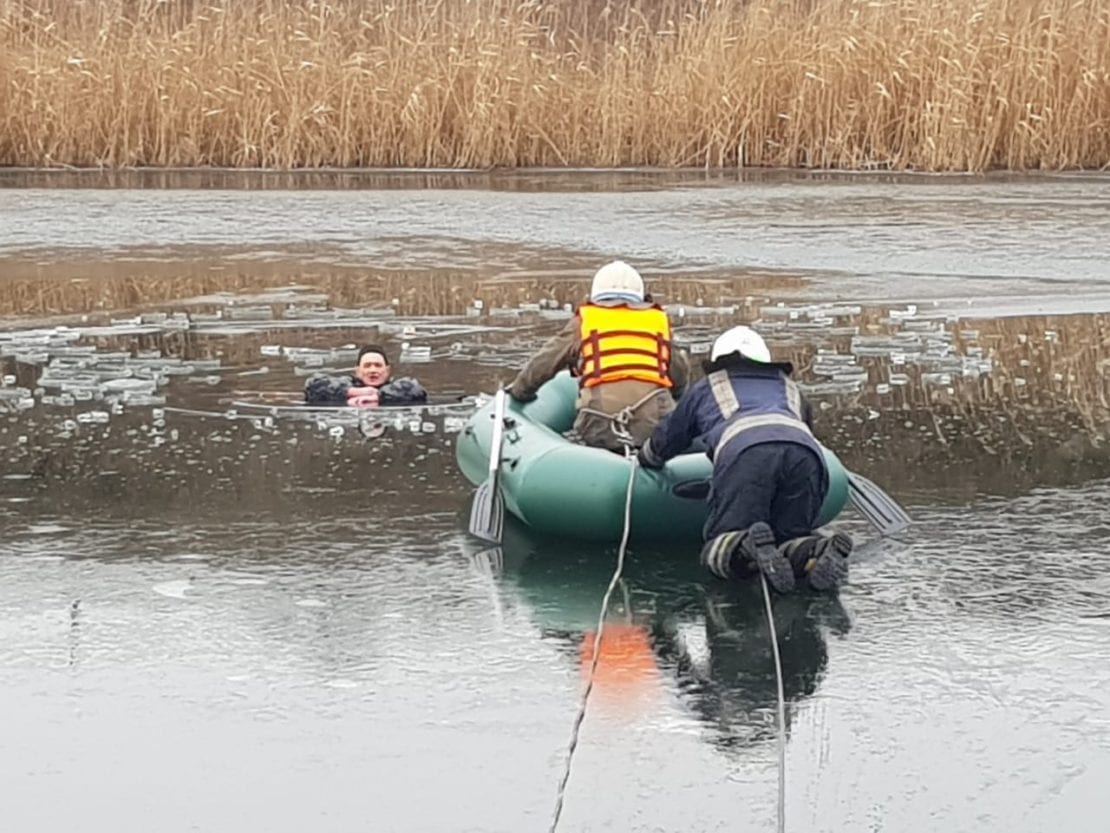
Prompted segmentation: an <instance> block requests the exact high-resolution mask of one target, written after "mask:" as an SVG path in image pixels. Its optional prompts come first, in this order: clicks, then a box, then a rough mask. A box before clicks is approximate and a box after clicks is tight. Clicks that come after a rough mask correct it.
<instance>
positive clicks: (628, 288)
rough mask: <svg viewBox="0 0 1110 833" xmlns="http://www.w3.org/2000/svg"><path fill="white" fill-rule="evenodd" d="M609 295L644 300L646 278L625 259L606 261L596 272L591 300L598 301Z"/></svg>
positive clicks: (591, 289) (591, 286) (631, 299)
mask: <svg viewBox="0 0 1110 833" xmlns="http://www.w3.org/2000/svg"><path fill="white" fill-rule="evenodd" d="M607 295H608V296H614V297H617V298H625V299H627V300H629V301H642V300H644V279H643V278H641V277H640V273H639V272H637V271H636V270H635V269H633V268H632V267H631V266H629V265H628V264H627V263H625V262H624V261H623V260H614V261H613V262H612V263H606V264H605V265H604V266H602V267H601V268H600V269H598V270H597V272H595V273H594V282H593V284H591V285H590V300H591V301H596V300H598V299H599V298H602V297H604V296H607Z"/></svg>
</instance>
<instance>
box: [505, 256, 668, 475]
mask: <svg viewBox="0 0 1110 833" xmlns="http://www.w3.org/2000/svg"><path fill="white" fill-rule="evenodd" d="M563 369H569V370H570V371H571V373H573V374H574V375H575V376H577V377H578V384H579V392H578V402H577V408H578V416H577V417H576V419H575V422H574V434H575V439H576V440H577V441H578V442H581V443H583V444H585V445H589V446H594V447H595V448H605V449H608V450H610V451H615V452H618V453H620V452H622V451H624V450H625V447H626V443H627V442H630V443H631V444H632V445H634V446H637V447H638V446H640V445H641V444H643V443H644V442H645V441H646V440H647V438H648V437H649V436H651V432H652V430H654V428H655V426H656V425H657V424H658V423H659V421H660V420H661V419H662V418H663V417H664V416H666V415H667V414H669V413H670V412H671V411H672V410H674V400H675V399H676V398H678V396H679V394H680V393H681V392H682V390H683V389H684V388H685V387H686V379H687V375H688V372H689V368H688V363H687V360H686V356H685V354H684V353H683V352H682V351H675V350H674V349H673V348H672V345H671V323H670V320H669V319H668V318H667V313H665V312H664V311H663V309H662V308H661V307H660V306H659V305H658V304H656V303H654V302H653V301H652V300H651V298H650V296H645V294H644V280H643V278H641V277H640V273H639V272H637V271H636V270H635V269H633V268H632V267H631V266H629V265H628V264H627V263H625V262H624V261H621V260H616V261H613V262H612V263H608V264H606V265H605V266H602V267H601V268H600V269H598V270H597V273H596V274H595V275H594V278H593V284H592V285H591V287H590V299H589V301H587V302H586V303H584V304H582V305H580V306H579V307H578V310H577V312H576V313H575V315H574V317H573V318H572V319H571V320H570V321H569V322H567V325H566V327H564V328H563V330H562V331H561V332H560V333H559V334H558V335H556V336H554V337H553V338H551V340H549V341H548V342H547V343H546V344H545V345H544V346H543V347H541V348H540V350H539V352H538V353H536V355H534V356H533V357H532V358H531V359H529V361H528V363H527V364H526V365H525V366H524V369H523V370H521V371H520V373H519V374H518V375H517V377H516V379H514V380H513V383H512V384H511V385H510V386H509V395H510V396H512V398H513V399H516V400H517V401H520V402H529V401H531V400H533V399H535V398H536V391H538V390H539V389H540V386H541V385H543V383H544V382H546V381H547V380H549V379H551V378H552V377H553V376H555V374H556V373H558V372H559V371H560V370H563Z"/></svg>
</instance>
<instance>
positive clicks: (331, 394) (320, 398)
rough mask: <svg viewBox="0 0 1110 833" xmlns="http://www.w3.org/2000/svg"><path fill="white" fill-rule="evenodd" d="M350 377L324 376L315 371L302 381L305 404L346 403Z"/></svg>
mask: <svg viewBox="0 0 1110 833" xmlns="http://www.w3.org/2000/svg"><path fill="white" fill-rule="evenodd" d="M350 387H351V381H350V379H345V378H340V377H337V376H325V375H324V374H322V373H317V374H315V375H313V376H310V377H309V378H308V381H307V382H305V383H304V401H305V404H307V405H346V404H347V389H348V388H350Z"/></svg>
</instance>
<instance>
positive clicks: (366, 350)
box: [304, 344, 428, 408]
mask: <svg viewBox="0 0 1110 833" xmlns="http://www.w3.org/2000/svg"><path fill="white" fill-rule="evenodd" d="M304 401H305V403H306V404H308V405H352V406H354V407H358V408H375V407H377V406H378V405H421V404H423V403H424V402H427V401H428V393H427V391H425V390H424V388H423V387H422V386H421V384H420V383H419V382H418V381H416V380H415V379H413V378H412V377H411V376H404V377H401V378H399V379H394V378H392V369H391V367H390V365H389V356H388V355H387V354H386V352H385V348H384V347H381V346H379V345H377V344H370V345H368V346H366V347H363V348H362V349H361V350H359V351H358V360H357V362H356V364H355V371H354V375H352V376H342V377H339V376H326V375H324V374H322V373H318V374H316V375H314V376H312V377H311V378H310V379H309V380H308V381H307V382H305V386H304Z"/></svg>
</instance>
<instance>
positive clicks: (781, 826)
mask: <svg viewBox="0 0 1110 833" xmlns="http://www.w3.org/2000/svg"><path fill="white" fill-rule="evenodd" d="M759 580H760V582H761V583H762V584H763V604H764V607H765V608H766V610H767V627H768V628H769V629H770V631H771V655H772V656H773V657H774V660H775V686H776V690H777V691H778V711H779V715H778V717H779V720H778V723H779V804H778V828H777V829H778V833H784V832H785V830H786V695H785V693H784V692H783V684H782V658H781V657H779V639H778V635H777V634H776V633H775V614H774V613H772V612H771V592H770V591H769V590H768V589H767V577H766V576H765V575H763V573H760V574H759Z"/></svg>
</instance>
